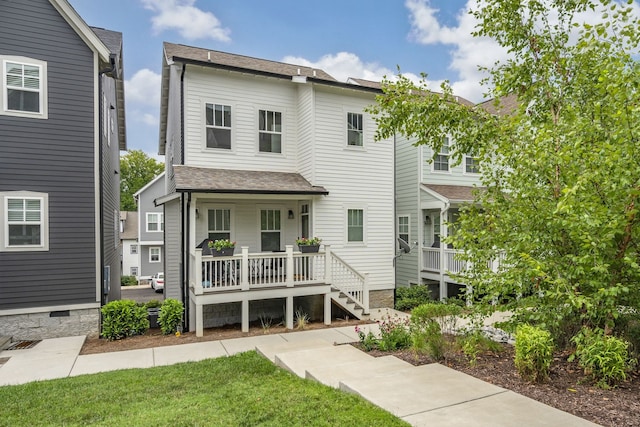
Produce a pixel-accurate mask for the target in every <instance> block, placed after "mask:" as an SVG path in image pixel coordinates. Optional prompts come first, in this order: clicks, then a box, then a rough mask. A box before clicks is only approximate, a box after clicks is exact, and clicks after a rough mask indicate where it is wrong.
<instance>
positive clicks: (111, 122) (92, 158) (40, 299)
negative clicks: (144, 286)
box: [0, 0, 126, 339]
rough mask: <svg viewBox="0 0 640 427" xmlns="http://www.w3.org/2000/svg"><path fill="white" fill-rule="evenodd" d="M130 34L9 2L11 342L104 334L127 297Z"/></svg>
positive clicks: (2, 255)
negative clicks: (123, 213) (124, 243)
mask: <svg viewBox="0 0 640 427" xmlns="http://www.w3.org/2000/svg"><path fill="white" fill-rule="evenodd" d="M122 66H123V64H122V36H121V34H120V33H115V32H112V31H107V30H103V29H97V28H90V27H88V26H87V24H86V23H85V22H84V21H83V20H82V18H81V17H80V16H78V14H77V13H76V12H75V10H74V9H73V8H72V7H71V6H70V5H69V3H68V2H67V1H66V0H30V1H1V2H0V78H1V81H0V335H9V336H13V337H14V338H15V339H39V338H45V337H60V336H69V335H80V334H88V333H97V332H98V331H99V325H100V307H101V306H102V305H103V304H104V303H106V302H108V301H111V300H115V299H119V298H120V259H119V258H120V254H119V244H120V239H119V215H120V214H119V197H120V196H119V191H120V185H119V151H120V150H121V149H125V148H126V143H125V137H124V134H125V128H124V92H123V87H124V86H123V83H124V80H123V74H122V72H123V69H122Z"/></svg>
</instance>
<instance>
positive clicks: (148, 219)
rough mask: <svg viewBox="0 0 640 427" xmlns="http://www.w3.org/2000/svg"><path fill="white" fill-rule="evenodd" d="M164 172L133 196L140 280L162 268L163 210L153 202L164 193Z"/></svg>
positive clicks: (149, 276)
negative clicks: (135, 206)
mask: <svg viewBox="0 0 640 427" xmlns="http://www.w3.org/2000/svg"><path fill="white" fill-rule="evenodd" d="M165 188H166V185H165V180H164V172H163V173H161V174H160V175H158V176H157V177H155V178H153V179H152V180H151V181H149V182H148V183H147V185H145V186H144V187H142V188H141V189H140V190H138V191H137V192H136V193H135V194H134V195H133V197H134V198H135V200H136V204H137V206H138V212H137V218H138V265H139V267H140V269H139V272H138V275H139V279H140V280H149V279H150V278H151V276H153V275H154V274H156V273H159V272H161V271H163V268H164V212H163V207H162V206H157V205H156V204H155V203H154V200H156V199H157V198H158V197H161V196H163V195H164V194H165Z"/></svg>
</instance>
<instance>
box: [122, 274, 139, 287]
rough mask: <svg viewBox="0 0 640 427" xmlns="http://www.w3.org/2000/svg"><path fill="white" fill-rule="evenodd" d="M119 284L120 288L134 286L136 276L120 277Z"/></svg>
mask: <svg viewBox="0 0 640 427" xmlns="http://www.w3.org/2000/svg"><path fill="white" fill-rule="evenodd" d="M120 284H121V285H122V286H135V285H137V284H138V279H136V276H120Z"/></svg>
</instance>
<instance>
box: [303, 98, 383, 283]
mask: <svg viewBox="0 0 640 427" xmlns="http://www.w3.org/2000/svg"><path fill="white" fill-rule="evenodd" d="M373 102H374V96H373V94H362V93H361V92H356V91H348V90H342V91H339V90H332V89H325V88H318V89H317V90H316V98H315V109H316V116H315V118H316V120H315V127H316V138H315V171H316V180H317V182H318V184H320V185H323V186H324V187H325V188H327V190H329V196H327V197H325V198H322V199H320V200H319V201H318V203H316V204H314V212H313V214H314V215H313V221H314V234H316V235H318V236H319V237H322V238H323V240H324V243H326V244H330V245H331V246H332V249H333V250H334V251H335V252H336V253H337V254H338V255H339V256H341V257H342V258H343V259H345V260H346V261H347V262H348V263H349V264H351V265H352V266H353V267H354V268H356V269H357V270H358V271H359V272H361V273H369V274H370V284H371V289H374V290H380V289H393V287H394V270H393V257H394V254H395V252H394V217H393V216H394V213H393V141H392V140H385V141H380V142H377V143H376V142H374V141H373V137H374V132H375V123H374V121H373V119H372V118H371V117H370V116H369V115H368V114H366V113H364V111H363V110H364V108H365V107H366V106H367V105H370V104H372V103H373ZM347 112H355V113H360V112H362V113H363V115H364V147H362V148H360V147H347V145H346V132H347V125H346V116H347ZM349 208H356V209H364V210H365V242H364V244H353V243H347V237H346V211H347V209H349Z"/></svg>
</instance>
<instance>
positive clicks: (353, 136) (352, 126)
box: [347, 113, 363, 147]
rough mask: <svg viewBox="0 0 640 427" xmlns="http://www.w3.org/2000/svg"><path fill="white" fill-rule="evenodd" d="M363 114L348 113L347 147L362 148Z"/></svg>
mask: <svg viewBox="0 0 640 427" xmlns="http://www.w3.org/2000/svg"><path fill="white" fill-rule="evenodd" d="M362 141H363V138H362V114H357V113H347V145H350V146H354V147H362Z"/></svg>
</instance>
